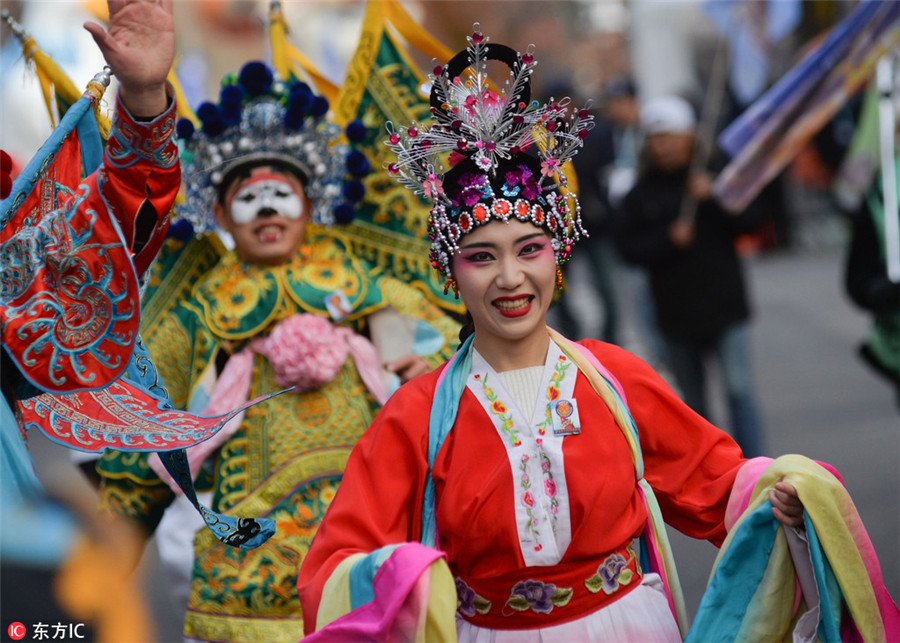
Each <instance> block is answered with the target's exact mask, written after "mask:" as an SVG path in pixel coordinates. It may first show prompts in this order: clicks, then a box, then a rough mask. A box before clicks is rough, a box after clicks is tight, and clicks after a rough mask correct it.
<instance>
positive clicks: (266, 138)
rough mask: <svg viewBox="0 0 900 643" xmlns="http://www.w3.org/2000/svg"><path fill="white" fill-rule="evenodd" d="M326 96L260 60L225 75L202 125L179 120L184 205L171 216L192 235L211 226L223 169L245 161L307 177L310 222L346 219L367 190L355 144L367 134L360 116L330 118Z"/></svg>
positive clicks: (203, 109)
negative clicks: (345, 120)
mask: <svg viewBox="0 0 900 643" xmlns="http://www.w3.org/2000/svg"><path fill="white" fill-rule="evenodd" d="M328 109H329V106H328V101H327V100H326V99H325V98H324V97H323V96H318V95H316V94H314V93H313V92H312V90H311V89H310V87H309V86H308V85H307V84H306V83H304V82H301V81H296V80H294V81H290V82H285V81H281V80H279V79H277V78H276V77H275V76H274V74H273V72H272V70H271V69H270V68H269V67H268V66H267V65H266V64H265V63H262V62H250V63H247V64H246V65H244V67H243V68H242V69H241V71H240V73H239V74H238V75H236V76H235V75H231V76H226V77H225V79H223V82H222V89H221V91H220V94H219V103H218V104H215V103H212V102H206V103H203V104H202V105H200V107H199V108H198V109H197V116H198V118H199V119H200V121H201V127H200V129H199V130H195V127H194V124H193V123H192V122H191V121H190V120H188V119H181V120H180V121H179V122H178V137H179V143H180V145H181V149H182V154H181V162H182V172H183V179H184V185H185V192H184V203H183V204H182V205H180V206H176V214H177V215H179V216H181V217H183V218H184V219H187V220H188V221H190V222H191V224H192V225H193V227H194V229H195V231H196V232H206V231H209V230H212V229H213V226H214V222H213V220H212V215H211V206H212V203H213V202H214V200H215V198H216V193H217V191H218V189H219V186H220V185H221V184H222V182H223V181H224V180H225V179H226V178H227V177H228V174H229V173H230V172H231V171H232V170H234V169H235V168H237V167H239V166H242V165H246V164H249V163H260V162H265V161H277V162H279V163H282V164H284V165H287V166H288V167H291V168H292V169H294V170H295V171H297V172H298V173H299V174H300V175H302V176H303V177H304V179H305V180H304V188H305V191H306V194H307V196H308V197H310V199H311V200H312V202H313V221H314V222H315V223H318V224H322V225H330V224H332V223H348V222H349V221H351V220H352V219H353V217H354V215H355V207H356V204H357V203H358V202H359V201H361V200H362V198H363V196H364V195H365V187H364V185H363V183H362V180H361V179H362V178H363V177H364V176H366V175H367V174H368V173H369V170H370V164H369V160H368V158H367V157H366V156H365V155H364V154H363V153H362V152H360V151H358V150H355V149H353V144H354V143H358V142H360V141H362V140H363V139H364V138H365V127H364V126H363V125H362V123H361V122H360V121H353V122H351V123H350V124H348V125H347V127H346V128H345V131H344V134H345V135H346V140H347V141H349V143H345V142H343V140H342V137H341V129H340V127H338V126H337V125H336V124H335V123H333V122H331V121H330V120H328V119H327V114H328Z"/></svg>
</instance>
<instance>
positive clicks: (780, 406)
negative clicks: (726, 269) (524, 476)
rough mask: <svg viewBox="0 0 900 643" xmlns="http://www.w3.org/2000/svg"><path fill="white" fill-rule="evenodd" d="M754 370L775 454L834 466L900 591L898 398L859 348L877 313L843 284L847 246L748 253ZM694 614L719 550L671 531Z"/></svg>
mask: <svg viewBox="0 0 900 643" xmlns="http://www.w3.org/2000/svg"><path fill="white" fill-rule="evenodd" d="M747 267H748V278H749V282H750V285H751V292H752V293H753V300H754V303H755V316H754V320H753V325H752V338H753V339H752V341H753V356H754V360H755V361H754V370H755V375H756V381H757V384H758V392H759V398H760V403H761V406H762V412H763V415H764V418H765V427H766V431H765V439H766V442H767V445H768V452H769V455H771V456H773V457H774V456H778V455H783V454H788V453H799V454H802V455H805V456H808V457H810V458H813V459H816V460H820V461H824V462H828V463H830V464H832V465H833V466H835V467H836V468H837V469H838V471H839V472H840V473H841V475H842V476H843V478H844V484H845V486H846V488H847V490H848V491H849V493H850V496H851V497H852V499H853V502H854V504H855V505H856V508H857V510H858V512H859V515H860V518H861V519H862V522H863V525H864V526H865V527H866V530H867V531H868V534H869V537H870V538H871V540H872V544H873V546H874V547H875V552H876V553H877V555H878V557H879V560H880V562H881V567H882V572H883V573H884V580H885V584H886V586H887V588H888V590H889V591H890V593H891V595H892V596H893V597H894V600H895V601H897V600H898V599H900V405H898V402H900V400H898V399H897V397H896V395H895V393H894V390H893V389H892V388H891V387H890V386H889V385H888V384H887V383H886V381H885V380H883V379H881V378H879V377H878V376H877V375H875V374H874V372H872V371H871V370H869V369H868V367H867V366H865V365H864V364H863V362H862V361H861V360H860V359H859V358H858V357H857V355H856V347H857V345H858V344H859V343H860V341H861V340H862V339H863V338H864V337H865V335H866V332H867V329H868V323H869V318H868V317H867V316H866V315H865V314H864V313H863V312H862V311H860V310H859V309H857V308H855V307H854V305H853V304H852V302H850V301H849V299H848V298H847V296H846V295H845V294H844V290H843V268H844V257H843V251H841V250H839V249H834V248H832V249H828V248H826V249H819V250H799V251H794V252H792V253H790V254H771V255H761V256H757V257H754V258H752V259H751V260H749V261H748V262H747ZM673 548H674V549H675V556H676V561H677V562H678V569H679V574H680V575H681V579H682V583H683V584H684V588H685V595H686V601H687V603H688V607H689V611H690V613H691V614H693V613H694V611H695V610H696V607H697V605H698V604H699V601H700V596H701V594H702V592H703V588H704V587H705V585H706V582H707V580H708V574H709V571H710V569H711V565H712V563H713V561H714V559H715V554H716V551H717V550H716V549H715V547H713V546H712V545H709V544H708V543H699V542H697V541H692V540H691V539H688V538H686V537H684V536H682V535H681V534H676V535H674V536H673Z"/></svg>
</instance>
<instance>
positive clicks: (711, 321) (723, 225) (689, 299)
mask: <svg viewBox="0 0 900 643" xmlns="http://www.w3.org/2000/svg"><path fill="white" fill-rule="evenodd" d="M686 180H687V171H683V172H677V173H674V174H662V173H659V172H654V171H649V172H647V173H645V174H644V175H643V176H642V177H641V178H640V179H639V180H638V182H637V183H636V184H635V186H634V187H633V188H632V189H631V191H630V192H629V193H628V194H627V195H626V197H625V199H624V201H623V203H622V207H621V209H620V210H619V212H618V213H617V214H616V217H615V238H616V244H617V246H618V248H619V252H620V253H621V255H622V257H623V259H625V261H627V262H629V263H633V264H637V265H641V266H644V267H645V268H647V270H648V271H649V274H650V285H651V289H652V292H653V300H654V305H655V307H656V315H657V320H658V323H659V327H660V329H661V330H662V331H663V333H664V334H665V335H667V336H668V337H671V338H672V339H675V340H680V341H686V342H692V343H701V344H702V343H708V342H711V341H713V340H715V339H716V337H717V336H718V335H719V334H720V333H721V332H722V331H723V330H724V329H725V328H727V327H728V326H730V325H731V324H734V323H735V322H738V321H742V320H745V319H747V318H748V317H749V316H750V307H749V303H748V297H747V292H746V287H745V284H744V277H743V273H742V269H741V262H740V258H739V257H738V254H737V250H736V249H735V245H734V241H735V235H736V234H737V233H739V232H746V231H749V230H752V229H753V228H755V227H757V226H758V225H759V223H760V219H761V218H762V212H760V211H758V210H757V209H753V210H751V209H749V208H748V210H747V211H746V212H744V213H742V214H740V215H731V214H728V213H727V212H725V211H724V210H723V209H722V208H721V207H719V205H718V204H717V203H716V202H715V201H713V200H709V201H705V202H702V203H700V204H699V206H698V208H697V214H696V237H695V239H694V243H693V244H692V245H690V246H688V247H686V248H678V247H676V246H675V245H674V244H673V243H672V242H671V241H670V239H669V232H668V228H669V225H670V224H671V223H672V222H673V221H674V220H675V219H676V218H677V217H678V214H679V208H680V204H681V199H682V196H683V194H684V190H685V183H686ZM751 207H752V206H751Z"/></svg>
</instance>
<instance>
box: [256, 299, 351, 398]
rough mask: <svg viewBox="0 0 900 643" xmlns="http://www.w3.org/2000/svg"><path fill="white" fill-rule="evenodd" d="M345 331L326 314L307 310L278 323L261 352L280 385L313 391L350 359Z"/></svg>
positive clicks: (335, 373) (265, 341)
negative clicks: (329, 319) (309, 312)
mask: <svg viewBox="0 0 900 643" xmlns="http://www.w3.org/2000/svg"><path fill="white" fill-rule="evenodd" d="M344 334H345V333H344V329H341V328H338V327H337V326H335V325H334V324H332V323H331V322H330V321H328V320H327V319H326V318H324V317H319V316H318V315H312V314H308V313H303V314H299V315H294V316H292V317H288V318H287V319H285V320H283V321H281V322H280V323H279V324H277V325H276V326H275V328H274V329H273V330H272V333H271V334H270V335H269V337H268V338H266V339H265V340H264V345H263V351H261V352H263V354H264V355H265V356H266V358H267V359H268V360H269V363H270V364H272V368H273V369H274V371H275V381H276V382H277V383H278V385H279V386H284V387H289V386H294V387H296V389H297V391H298V392H299V391H309V390H312V389H316V388H319V387H321V386H324V385H325V384H327V383H328V382H330V381H331V380H333V379H334V378H335V376H336V375H337V374H338V371H340V370H341V367H342V366H343V365H344V362H345V361H347V352H348V348H347V341H346V339H345V337H344Z"/></svg>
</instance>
